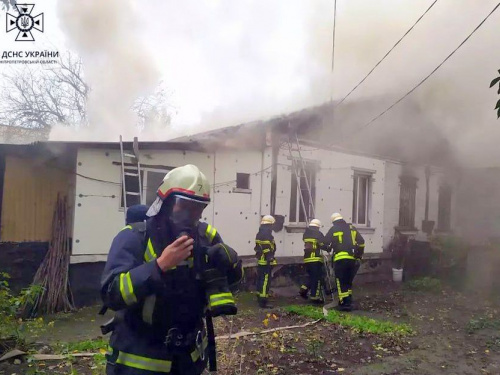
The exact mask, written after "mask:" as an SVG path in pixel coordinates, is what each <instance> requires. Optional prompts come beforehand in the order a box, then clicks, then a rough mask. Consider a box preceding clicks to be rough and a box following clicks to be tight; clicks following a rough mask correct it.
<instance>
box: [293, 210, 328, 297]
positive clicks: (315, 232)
mask: <svg viewBox="0 0 500 375" xmlns="http://www.w3.org/2000/svg"><path fill="white" fill-rule="evenodd" d="M319 228H321V221H319V220H318V219H313V220H311V222H310V223H309V226H308V227H307V229H306V230H305V232H304V235H303V236H302V240H303V241H304V264H305V266H306V271H307V275H308V280H307V283H306V284H304V285H301V287H300V291H299V294H300V296H301V297H302V298H304V299H307V295H308V293H309V292H310V297H309V298H310V300H311V301H312V302H313V303H318V304H321V303H323V302H324V288H325V280H324V278H325V275H324V269H323V267H324V261H323V256H322V254H321V249H322V248H324V243H325V237H324V236H323V233H321V231H320V229H319Z"/></svg>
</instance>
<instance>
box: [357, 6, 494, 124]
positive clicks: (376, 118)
mask: <svg viewBox="0 0 500 375" xmlns="http://www.w3.org/2000/svg"><path fill="white" fill-rule="evenodd" d="M499 7H500V3H497V5H496V6H495V7H494V8H493V10H492V11H491V12H490V13H489V14H488V15H487V16H486V17H485V18H484V19H483V20H482V21H481V22H480V23H479V25H477V26H476V27H475V28H474V30H472V32H471V33H470V34H469V35H467V37H466V38H465V39H464V40H463V41H462V42H461V43H460V44H459V45H458V47H456V48H455V49H454V50H453V51H452V52H451V53H450V54H449V55H448V56H446V58H445V59H444V60H443V61H442V62H441V63H439V64H438V65H437V66H436V67H435V68H434V69H433V70H432V71H431V72H430V73H429V74H428V75H427V76H425V77H424V78H423V79H422V80H421V81H420V82H419V83H418V84H417V85H416V86H414V87H413V88H412V89H411V90H410V91H408V92H407V93H406V94H404V95H403V96H402V97H401V98H399V99H398V100H397V101H396V102H395V103H393V104H392V105H391V106H389V107H388V108H387V109H386V110H384V111H383V112H381V113H380V114H378V115H377V116H375V117H374V118H372V119H371V120H370V121H369V122H367V123H366V124H365V125H363V126H361V127H358V129H356V130H362V129H364V128H366V127H368V126H370V125H371V124H372V123H374V122H375V121H377V120H378V119H379V118H380V117H382V116H383V115H385V114H386V113H387V112H389V111H390V110H391V109H392V108H394V107H395V106H396V105H398V104H399V103H401V102H402V101H403V100H404V99H405V98H407V97H408V96H409V95H411V94H412V93H413V92H414V91H415V90H416V89H418V88H419V87H420V86H421V85H422V84H424V83H425V82H426V81H427V80H428V79H429V78H430V77H431V76H432V75H433V74H434V73H436V72H437V71H438V70H439V68H441V67H442V66H443V65H444V64H445V63H446V62H447V61H448V60H449V59H450V58H451V57H452V56H453V55H454V54H455V53H456V52H457V51H458V50H459V49H460V48H461V47H462V46H463V45H464V44H465V43H467V41H468V40H469V39H470V38H471V37H472V35H474V34H475V33H476V31H478V30H479V29H480V28H481V26H483V24H484V23H485V22H486V21H487V20H488V18H490V17H491V16H492V15H493V13H495V11H496V10H497V9H498V8H499Z"/></svg>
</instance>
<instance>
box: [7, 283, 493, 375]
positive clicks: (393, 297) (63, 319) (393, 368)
mask: <svg viewBox="0 0 500 375" xmlns="http://www.w3.org/2000/svg"><path fill="white" fill-rule="evenodd" d="M296 293H297V290H296V288H280V289H279V290H276V291H275V294H276V296H275V298H274V303H275V307H274V308H272V309H270V310H260V309H258V308H256V307H255V301H254V296H252V295H250V294H242V295H240V296H239V303H238V305H239V314H238V315H237V316H235V317H229V318H217V319H216V332H217V335H219V336H222V335H227V334H229V333H232V334H234V333H236V332H240V331H249V332H258V331H261V330H264V329H270V328H277V327H285V326H290V325H298V324H305V323H308V322H311V321H312V319H310V318H305V317H300V316H297V315H293V314H290V313H287V312H285V311H284V309H283V306H285V305H291V304H303V303H304V302H303V301H302V300H301V299H300V298H298V297H297V296H296ZM355 299H356V302H357V304H358V307H359V308H358V310H356V311H354V312H352V313H351V314H354V315H361V316H367V317H371V318H374V319H376V320H385V321H393V322H398V323H407V324H409V325H410V326H411V327H412V328H413V330H414V331H415V334H414V335H412V336H409V337H408V336H407V337H398V336H395V335H389V336H387V335H386V336H381V335H374V334H366V333H359V332H357V331H355V330H352V329H350V328H347V327H342V326H339V325H336V324H332V323H329V322H325V321H321V322H318V323H316V324H313V325H309V326H308V327H306V328H297V329H290V330H285V331H279V332H275V333H266V334H260V335H251V336H246V337H242V338H239V339H220V340H218V341H217V347H218V352H219V360H218V365H219V372H218V373H219V374H223V375H226V374H227V375H229V374H356V375H358V374H359V375H374V374H377V375H383V374H384V375H389V374H401V375H405V374H408V375H410V374H412V375H417V374H418V375H425V374H450V375H451V374H454V375H455V374H456V375H462V374H464V375H465V374H471V375H472V374H500V301H498V300H496V301H492V300H487V299H482V298H480V297H478V296H477V295H464V294H461V293H458V292H455V291H452V290H450V289H445V290H442V291H438V292H434V293H431V292H415V291H408V290H407V289H405V288H403V287H401V286H398V285H395V284H393V283H387V284H382V285H381V284H377V285H365V286H361V287H359V288H357V289H355ZM97 310H98V308H97V307H96V308H87V309H83V310H81V311H79V312H77V313H75V314H63V315H59V316H57V317H51V318H50V319H53V320H54V322H55V323H54V324H53V327H52V328H50V329H48V330H47V331H46V332H45V333H43V334H42V335H41V337H39V338H38V339H37V341H39V342H44V343H49V344H52V345H53V344H54V343H55V342H56V341H65V342H68V341H81V340H88V339H95V338H98V337H99V329H98V325H99V323H100V321H102V320H103V318H102V317H99V316H97V315H96V312H97ZM47 321H49V319H47ZM39 345H41V344H39ZM30 365H31V366H30ZM35 367H36V368H38V370H37V371H38V373H44V374H70V373H74V374H102V369H101V368H99V367H96V365H95V363H94V361H93V360H92V359H75V360H73V362H68V361H62V362H49V361H47V362H44V363H37V365H36V366H34V365H33V362H31V363H28V361H27V360H26V358H24V359H23V362H22V363H21V364H13V363H12V361H8V362H4V363H1V364H0V374H2V375H3V374H5V375H11V374H30V373H31V374H35V373H37V372H36V371H35ZM71 371H73V372H71Z"/></svg>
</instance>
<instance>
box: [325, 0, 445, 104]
mask: <svg viewBox="0 0 500 375" xmlns="http://www.w3.org/2000/svg"><path fill="white" fill-rule="evenodd" d="M437 2H438V0H434V1H433V2H432V4H431V5H430V6H429V7H428V8H427V9H426V10H425V12H424V13H423V14H422V15H421V16H420V17H419V18H418V19H417V20H416V21H415V23H413V25H412V26H411V27H410V28H409V29H408V30H407V31H406V32H405V33H404V34H403V36H402V37H401V38H399V39H398V41H397V42H396V43H395V44H394V45H393V46H392V47H391V48H390V49H389V51H387V53H386V54H385V55H384V56H383V57H382V58H381V59H380V60H379V61H378V62H377V63H376V64H375V66H374V67H373V68H372V69H371V70H370V71H369V72H368V73H367V74H366V75H365V76H364V77H363V79H362V80H361V81H359V82H358V84H357V85H356V86H354V87H353V88H352V89H351V91H349V92H348V93H347V95H345V96H344V97H343V98H342V99H341V100H340V101H338V102H337V103H336V104H335V105H334V107H337V106H339V105H341V104H342V103H343V102H344V101H345V100H346V99H347V98H348V97H349V96H350V95H351V94H352V93H353V92H354V91H356V89H357V88H358V87H359V86H361V85H362V84H363V82H365V81H366V79H367V78H368V77H369V76H370V75H371V74H372V73H373V72H374V71H375V69H377V68H378V66H379V65H380V64H381V63H382V61H384V60H385V59H386V58H387V57H388V56H389V55H390V54H391V52H392V51H394V49H395V48H396V47H397V46H398V45H399V44H400V43H401V42H402V41H403V39H404V38H405V37H406V36H408V34H410V32H411V31H412V30H413V29H414V28H415V26H417V24H418V23H419V22H420V21H421V20H422V19H423V18H424V16H425V15H426V14H427V13H428V12H429V11H430V10H431V9H432V7H434V5H436V3H437Z"/></svg>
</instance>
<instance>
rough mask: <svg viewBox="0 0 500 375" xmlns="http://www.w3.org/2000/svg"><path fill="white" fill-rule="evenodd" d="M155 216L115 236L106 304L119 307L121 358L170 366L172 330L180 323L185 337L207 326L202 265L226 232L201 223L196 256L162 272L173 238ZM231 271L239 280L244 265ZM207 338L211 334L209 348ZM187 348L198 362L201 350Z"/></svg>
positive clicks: (141, 365)
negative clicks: (164, 233) (156, 225)
mask: <svg viewBox="0 0 500 375" xmlns="http://www.w3.org/2000/svg"><path fill="white" fill-rule="evenodd" d="M152 220H153V219H149V220H148V221H147V224H146V225H144V224H142V230H137V228H138V227H137V225H140V224H133V226H134V227H132V225H128V226H126V227H125V228H124V229H123V230H122V231H120V232H119V233H118V235H117V236H116V237H115V238H114V240H113V243H112V245H111V249H110V252H109V255H108V260H107V262H106V266H105V268H104V273H103V277H102V281H101V294H102V298H103V301H104V304H105V306H107V307H108V308H110V309H112V310H114V311H116V312H117V313H116V315H115V322H116V325H115V328H114V331H113V333H112V335H111V338H110V346H111V347H112V348H113V349H114V350H115V351H118V352H119V355H118V358H117V361H116V362H117V363H120V364H123V365H125V366H130V367H135V368H138V369H142V370H149V371H156V372H168V371H170V370H169V369H170V366H171V365H172V362H171V360H170V359H169V357H170V354H169V351H168V350H167V347H166V345H165V344H164V343H165V341H166V337H167V334H168V332H169V330H170V329H172V328H175V329H177V330H179V332H181V333H182V334H183V335H184V337H192V334H193V332H199V331H203V320H202V318H203V316H204V309H205V306H206V298H205V293H204V290H203V287H202V285H201V282H200V281H199V271H198V270H199V268H200V267H202V265H200V262H202V261H204V260H205V256H204V255H203V251H204V249H206V247H209V246H211V245H214V244H217V243H221V242H222V238H221V236H220V235H219V234H218V233H217V231H216V230H215V228H213V227H212V226H211V225H208V224H206V223H200V224H199V226H198V231H197V233H195V234H194V235H193V238H194V240H195V247H194V249H193V254H194V257H190V258H188V259H187V260H186V261H184V262H182V263H181V264H179V265H178V266H177V267H174V268H172V269H170V270H167V271H166V272H162V271H161V269H160V267H159V266H158V264H157V262H156V258H157V257H159V256H160V254H161V253H162V251H163V248H164V246H163V245H160V243H161V242H162V241H163V243H165V242H166V243H172V242H173V240H168V239H167V240H166V239H165V238H164V239H163V240H162V239H161V238H162V236H161V235H160V234H159V231H158V229H156V228H154V225H153V221H152ZM201 255H203V256H201ZM227 276H228V281H229V283H230V284H232V283H235V282H238V281H239V280H240V279H241V277H242V269H236V268H235V269H233V270H232V271H231V274H228V275H227ZM206 342H207V340H206V337H205V338H204V340H203V344H202V347H203V348H206ZM185 351H186V349H185ZM187 351H188V354H190V355H191V357H192V360H193V361H194V362H196V361H197V360H199V358H200V353H199V350H196V349H195V350H192V349H190V350H187ZM167 370H168V371H167Z"/></svg>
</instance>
